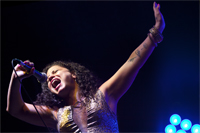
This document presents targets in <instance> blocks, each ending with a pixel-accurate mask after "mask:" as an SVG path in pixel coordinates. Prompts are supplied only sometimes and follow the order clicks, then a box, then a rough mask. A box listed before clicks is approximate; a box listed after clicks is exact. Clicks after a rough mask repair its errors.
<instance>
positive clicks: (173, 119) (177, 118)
mask: <svg viewBox="0 0 200 133" xmlns="http://www.w3.org/2000/svg"><path fill="white" fill-rule="evenodd" d="M169 121H170V123H171V124H173V125H178V124H180V122H181V117H180V116H179V115H178V114H173V115H172V116H171V117H170V119H169Z"/></svg>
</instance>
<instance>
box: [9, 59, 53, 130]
mask: <svg viewBox="0 0 200 133" xmlns="http://www.w3.org/2000/svg"><path fill="white" fill-rule="evenodd" d="M14 61H15V59H12V61H11V64H12V68H13V70H14V72H15V74H16V75H17V72H16V70H15V67H14V63H13V62H14ZM17 79H18V80H19V82H20V84H21V86H22V88H23V90H24V92H25V93H26V95H27V96H28V98H29V100H30V101H31V104H32V105H33V106H34V108H35V110H36V112H37V114H38V115H39V117H40V119H41V120H42V122H43V124H44V126H45V127H46V128H47V129H48V131H49V132H50V133H51V131H50V130H49V128H48V127H47V125H46V123H45V122H44V120H43V119H42V117H41V115H40V113H39V112H38V110H37V108H36V106H35V104H34V103H33V100H32V99H31V97H30V96H29V94H28V92H27V91H26V89H25V87H24V85H23V84H22V82H21V81H20V79H19V76H18V75H17Z"/></svg>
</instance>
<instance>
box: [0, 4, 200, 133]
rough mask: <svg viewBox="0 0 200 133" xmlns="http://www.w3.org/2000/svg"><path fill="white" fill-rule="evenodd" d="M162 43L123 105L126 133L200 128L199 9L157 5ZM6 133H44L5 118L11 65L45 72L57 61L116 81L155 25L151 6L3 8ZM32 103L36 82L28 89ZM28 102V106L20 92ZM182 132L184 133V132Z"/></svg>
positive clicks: (37, 88) (29, 82) (121, 114)
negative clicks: (177, 123)
mask: <svg viewBox="0 0 200 133" xmlns="http://www.w3.org/2000/svg"><path fill="white" fill-rule="evenodd" d="M157 2H158V3H160V4H161V9H160V10H161V12H162V14H163V16H164V18H165V22H166V28H165V30H164V32H163V35H164V40H163V42H162V43H160V44H159V46H158V47H157V48H156V49H155V50H154V52H153V54H152V55H151V56H150V58H149V59H148V60H147V62H146V64H145V65H144V66H143V67H142V68H141V70H140V72H139V74H138V76H137V77H136V79H135V81H134V83H133V84H132V86H131V88H130V89H129V90H128V91H127V93H126V94H125V95H124V96H123V97H122V98H121V100H120V101H119V104H118V114H117V116H118V123H119V130H120V132H164V128H165V126H166V125H167V124H169V117H170V116H171V115H172V114H174V113H177V114H179V115H180V116H181V117H182V119H186V118H187V119H190V120H191V121H192V124H199V2H198V1H196V2H189V1H179V2H173V1H165V2H162V1H157ZM1 6H2V10H1V33H2V36H1V39H2V40H1V131H2V132H46V131H47V129H46V128H42V127H37V126H33V125H30V124H28V123H25V122H23V121H21V120H19V119H16V118H14V117H12V116H11V115H9V114H8V113H7V112H6V111H5V110H6V97H7V88H8V85H9V80H10V75H11V72H12V66H11V60H12V59H13V58H18V59H21V60H27V59H29V60H30V61H33V62H34V63H35V67H36V69H37V70H39V71H41V70H42V68H43V67H45V65H46V64H47V63H50V62H52V61H55V60H60V59H64V60H72V61H75V62H78V63H80V64H82V65H85V66H86V67H88V68H89V69H91V70H92V71H94V72H95V73H96V75H98V77H99V78H101V79H102V80H103V81H106V80H107V79H108V78H110V77H111V76H112V75H113V74H114V73H115V72H116V71H117V70H118V69H119V67H120V66H121V65H122V64H123V63H124V62H125V61H126V60H127V59H128V57H129V55H130V54H131V52H132V51H133V50H134V49H135V48H136V47H137V46H138V45H139V44H140V43H141V42H142V41H143V40H144V39H145V38H146V36H147V33H148V30H149V29H150V28H151V27H152V26H153V25H154V24H155V22H154V13H153V8H152V7H153V1H148V2H145V1H142V2H138V1H89V2H88V1H73V2H72V1H60V2H54V1H38V2H2V3H1ZM23 84H24V86H25V88H26V89H27V91H28V93H29V95H30V97H31V98H32V99H33V100H35V98H36V97H35V96H36V94H37V93H38V92H40V84H39V83H37V80H36V79H35V78H34V77H30V78H29V79H25V80H24V81H23ZM22 95H23V98H24V101H26V102H30V100H29V99H28V97H27V96H26V95H25V93H24V91H22ZM178 128H179V127H178Z"/></svg>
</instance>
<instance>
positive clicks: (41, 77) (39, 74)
mask: <svg viewBox="0 0 200 133" xmlns="http://www.w3.org/2000/svg"><path fill="white" fill-rule="evenodd" d="M14 60H15V61H16V62H17V64H20V65H21V66H22V67H23V68H25V69H26V70H28V71H30V70H31V68H32V67H30V66H28V65H26V64H24V63H23V62H22V61H21V60H19V59H14ZM33 76H35V77H36V78H37V80H38V81H39V82H40V83H43V82H45V81H47V75H46V73H43V72H38V71H37V70H35V73H34V74H33Z"/></svg>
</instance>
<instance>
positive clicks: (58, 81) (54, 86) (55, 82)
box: [51, 79, 60, 88]
mask: <svg viewBox="0 0 200 133" xmlns="http://www.w3.org/2000/svg"><path fill="white" fill-rule="evenodd" d="M59 83H60V80H59V79H54V80H53V81H52V82H51V84H52V87H53V88H56V86H57V85H58V84H59Z"/></svg>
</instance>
